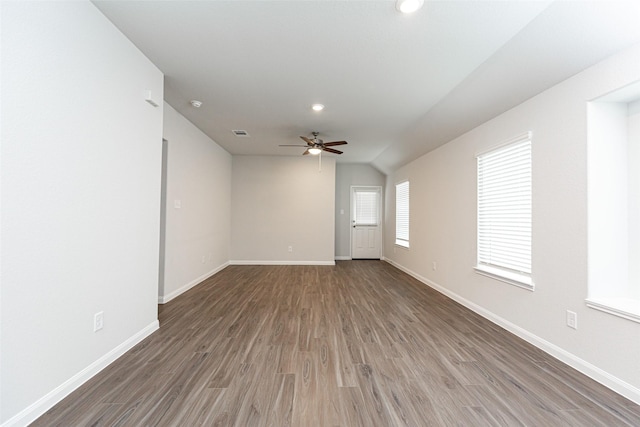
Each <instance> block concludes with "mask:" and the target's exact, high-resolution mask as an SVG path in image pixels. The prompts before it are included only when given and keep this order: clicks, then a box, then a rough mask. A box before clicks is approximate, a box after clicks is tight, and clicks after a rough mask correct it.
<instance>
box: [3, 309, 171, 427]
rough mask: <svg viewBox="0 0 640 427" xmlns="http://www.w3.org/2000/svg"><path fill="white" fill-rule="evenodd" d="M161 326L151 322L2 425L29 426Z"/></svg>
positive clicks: (12, 426) (156, 322)
mask: <svg viewBox="0 0 640 427" xmlns="http://www.w3.org/2000/svg"><path fill="white" fill-rule="evenodd" d="M159 327H160V324H159V322H158V320H155V321H153V322H151V323H150V324H149V325H148V326H147V327H145V328H144V329H142V330H141V331H139V332H138V333H136V334H135V335H133V336H132V337H130V338H129V339H127V340H126V341H125V342H123V343H122V344H120V345H118V346H117V347H116V348H114V349H113V350H111V351H110V352H108V353H107V354H105V355H104V356H102V357H101V358H99V359H98V360H96V361H95V362H93V363H92V364H91V365H89V366H87V367H86V368H85V369H83V370H82V371H80V372H78V373H77V374H75V375H74V376H72V377H71V378H69V379H68V380H67V381H65V382H64V383H62V384H60V385H59V386H58V387H56V388H55V389H53V390H51V391H50V392H49V393H47V394H46V395H44V396H43V397H41V398H40V399H38V400H37V401H36V402H34V403H32V404H31V405H29V406H28V407H26V408H25V409H23V410H22V411H20V412H19V413H17V414H16V415H14V416H13V417H11V418H10V419H8V420H7V421H5V422H4V423H3V424H2V426H1V427H23V426H28V425H29V424H30V423H32V422H33V421H35V420H36V419H37V418H38V417H39V416H41V415H42V414H44V413H45V412H47V411H48V410H49V409H51V408H52V407H53V406H54V405H56V404H57V403H58V402H60V401H61V400H62V399H64V398H65V397H67V396H68V395H69V394H71V393H72V392H73V391H74V390H76V389H77V388H78V387H80V386H81V385H82V384H84V383H85V382H87V381H88V380H90V379H91V378H93V377H94V376H95V375H96V374H98V373H99V372H100V371H102V370H103V369H104V368H106V367H107V366H109V365H110V364H111V363H112V362H113V361H115V360H116V359H117V358H118V357H120V356H122V355H123V354H124V353H126V352H127V351H129V350H130V349H131V348H133V346H135V345H136V344H138V343H139V342H140V341H142V340H143V339H145V338H146V337H148V336H149V335H151V334H152V333H153V332H154V331H156V330H157V329H158V328H159Z"/></svg>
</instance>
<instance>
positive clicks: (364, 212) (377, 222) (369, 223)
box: [351, 186, 382, 259]
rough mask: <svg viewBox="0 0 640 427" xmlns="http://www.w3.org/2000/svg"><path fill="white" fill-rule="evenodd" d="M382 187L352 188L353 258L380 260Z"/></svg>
mask: <svg viewBox="0 0 640 427" xmlns="http://www.w3.org/2000/svg"><path fill="white" fill-rule="evenodd" d="M381 210H382V187H355V186H354V187H351V258H352V259H380V254H381V248H382V243H381V240H382V224H381V219H380V211H381Z"/></svg>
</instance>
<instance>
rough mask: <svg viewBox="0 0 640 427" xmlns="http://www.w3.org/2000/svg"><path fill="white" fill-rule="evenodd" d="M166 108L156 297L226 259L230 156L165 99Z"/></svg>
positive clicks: (193, 281)
mask: <svg viewBox="0 0 640 427" xmlns="http://www.w3.org/2000/svg"><path fill="white" fill-rule="evenodd" d="M164 107H165V110H164V138H165V139H166V140H167V145H168V147H167V148H168V150H167V151H168V153H167V202H166V233H165V242H166V246H165V262H164V286H163V289H160V292H159V297H160V302H167V301H169V300H170V299H172V298H174V297H176V296H178V295H179V294H181V293H183V292H184V291H186V290H188V289H189V288H191V287H193V286H194V285H197V284H198V283H200V282H201V281H202V280H204V279H206V278H207V277H209V276H211V275H213V274H215V273H216V272H217V271H219V270H220V269H222V268H224V267H225V266H226V265H227V264H228V261H229V244H230V240H229V239H230V232H229V224H230V222H231V155H230V154H229V153H227V152H226V151H225V150H224V149H223V148H221V147H220V146H219V145H218V144H216V143H215V142H214V141H213V140H211V139H210V138H209V137H208V136H206V135H205V134H204V133H202V131H200V130H199V129H198V128H196V127H195V126H194V125H193V124H192V123H191V122H189V121H188V120H187V119H185V118H184V117H183V116H182V115H181V114H180V113H178V112H177V111H176V110H174V109H173V108H172V107H171V106H170V105H169V104H167V103H165V105H164ZM177 200H179V201H180V208H176V207H175V203H176V201H177Z"/></svg>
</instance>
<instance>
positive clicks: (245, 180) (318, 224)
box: [231, 156, 336, 264]
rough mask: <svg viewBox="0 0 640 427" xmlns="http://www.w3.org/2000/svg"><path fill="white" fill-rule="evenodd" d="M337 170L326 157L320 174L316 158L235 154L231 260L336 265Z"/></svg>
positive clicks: (232, 187) (232, 183) (235, 262)
mask: <svg viewBox="0 0 640 427" xmlns="http://www.w3.org/2000/svg"><path fill="white" fill-rule="evenodd" d="M335 170H336V168H335V159H333V158H331V157H328V156H327V157H323V158H322V171H321V172H319V171H318V158H317V157H315V156H305V157H302V156H300V157H276V156H233V166H232V179H231V263H232V264H238V263H261V264H272V263H273V264H277V263H283V264H333V263H334V236H335V229H334V206H335ZM289 246H291V247H292V252H289V251H288V247H289Z"/></svg>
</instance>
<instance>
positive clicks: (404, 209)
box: [396, 181, 409, 248]
mask: <svg viewBox="0 0 640 427" xmlns="http://www.w3.org/2000/svg"><path fill="white" fill-rule="evenodd" d="M396 245H400V246H404V247H405V248H408V247H409V181H404V182H401V183H399V184H396Z"/></svg>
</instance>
